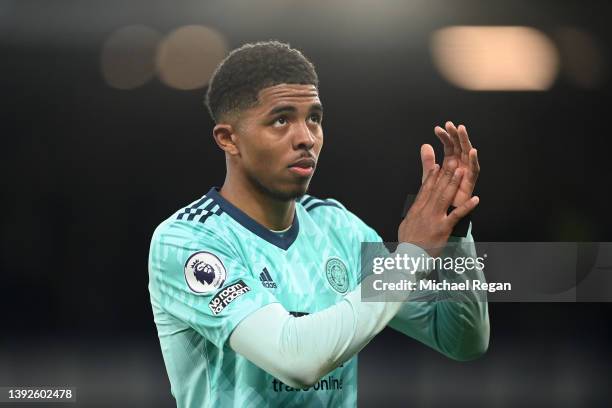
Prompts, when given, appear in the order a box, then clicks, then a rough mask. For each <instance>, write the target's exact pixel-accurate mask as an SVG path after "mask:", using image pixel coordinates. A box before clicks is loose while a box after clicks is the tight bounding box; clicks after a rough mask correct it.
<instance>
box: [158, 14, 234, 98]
mask: <svg viewBox="0 0 612 408" xmlns="http://www.w3.org/2000/svg"><path fill="white" fill-rule="evenodd" d="M226 54H227V44H226V41H225V39H224V37H223V35H221V34H220V33H219V32H217V31H215V30H213V29H211V28H208V27H204V26H197V25H190V26H184V27H180V28H178V29H176V30H175V31H173V32H172V33H170V34H169V35H168V36H167V37H166V38H165V39H164V40H163V41H162V42H161V43H160V45H159V48H158V51H157V57H156V64H157V70H158V73H159V77H160V79H161V80H162V82H164V83H165V84H166V85H168V86H170V87H172V88H176V89H182V90H190V89H197V88H201V87H203V86H205V85H206V84H207V83H208V81H209V80H210V78H211V76H212V74H213V72H214V70H215V68H216V67H217V65H218V64H219V62H221V60H222V59H223V58H224V57H225V55H226Z"/></svg>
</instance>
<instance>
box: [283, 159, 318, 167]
mask: <svg viewBox="0 0 612 408" xmlns="http://www.w3.org/2000/svg"><path fill="white" fill-rule="evenodd" d="M315 165H316V162H315V160H314V159H310V158H304V159H300V160H298V161H296V162H295V163H292V164H290V165H289V167H290V168H291V167H300V168H302V169H307V168H309V167H314V166H315Z"/></svg>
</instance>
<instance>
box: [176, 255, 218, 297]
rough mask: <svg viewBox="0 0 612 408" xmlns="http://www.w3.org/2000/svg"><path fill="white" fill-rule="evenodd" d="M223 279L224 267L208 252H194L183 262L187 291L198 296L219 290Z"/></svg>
mask: <svg viewBox="0 0 612 408" xmlns="http://www.w3.org/2000/svg"><path fill="white" fill-rule="evenodd" d="M225 278H226V272H225V266H223V263H222V262H221V260H220V259H219V258H217V257H216V256H215V255H214V254H211V253H210V252H206V251H201V252H196V253H195V254H193V255H191V256H190V257H189V259H187V262H185V281H187V285H188V286H189V289H191V291H192V292H195V293H197V294H199V295H205V294H208V293H211V292H213V291H215V290H217V289H219V288H220V287H221V286H222V285H223V283H224V282H225Z"/></svg>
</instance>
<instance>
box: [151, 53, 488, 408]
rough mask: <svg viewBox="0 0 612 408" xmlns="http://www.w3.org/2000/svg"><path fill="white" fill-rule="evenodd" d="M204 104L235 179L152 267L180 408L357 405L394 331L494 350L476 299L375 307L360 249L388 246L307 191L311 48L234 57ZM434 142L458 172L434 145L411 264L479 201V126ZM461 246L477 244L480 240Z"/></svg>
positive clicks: (316, 145) (175, 221) (410, 236)
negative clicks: (368, 297) (475, 142)
mask: <svg viewBox="0 0 612 408" xmlns="http://www.w3.org/2000/svg"><path fill="white" fill-rule="evenodd" d="M206 102H207V107H208V109H209V111H210V114H211V115H212V117H213V119H214V120H215V122H216V126H215V127H214V129H213V136H214V139H215V141H216V143H217V145H218V146H219V147H220V148H221V149H222V150H223V151H224V152H225V158H226V166H227V174H226V178H225V182H224V184H223V186H222V187H221V188H220V189H219V188H216V187H213V188H211V189H210V190H209V191H208V193H206V195H204V196H203V197H202V198H200V199H199V200H197V201H195V202H193V203H192V204H190V205H188V206H186V207H184V208H182V209H181V210H179V211H177V212H176V213H175V214H174V215H172V216H171V217H170V218H168V219H167V220H166V221H164V222H163V223H162V224H161V225H160V226H159V227H158V228H157V229H156V231H155V233H154V235H153V239H152V242H151V252H150V257H149V291H150V294H151V303H152V306H153V312H154V317H155V323H156V325H157V330H158V334H159V339H160V344H161V348H162V352H163V356H164V361H165V364H166V369H167V371H168V375H169V378H170V383H171V389H172V394H173V395H174V397H175V398H176V401H177V405H178V406H180V407H213V406H214V407H218V406H220V407H225V406H240V407H242V406H295V405H300V406H333V407H337V406H355V405H356V401H357V357H356V355H357V353H358V351H359V350H361V349H362V348H363V347H364V346H365V345H366V344H367V343H368V342H369V341H370V340H371V339H372V338H373V337H374V336H375V335H376V334H377V333H378V332H380V331H381V330H382V329H383V328H384V327H385V326H387V325H388V324H389V325H390V326H391V327H393V328H395V329H397V330H400V331H402V332H403V333H405V334H407V335H409V336H411V337H414V338H416V339H418V340H419V341H421V342H423V343H425V344H427V345H429V346H431V347H433V348H435V349H437V350H439V351H440V352H442V353H444V354H446V355H448V356H449V357H452V358H455V359H458V360H467V359H472V358H475V357H477V356H479V355H481V354H482V353H483V352H484V351H485V350H486V348H487V345H488V336H489V322H488V312H487V305H486V302H479V301H478V300H477V299H475V297H473V296H472V298H471V299H469V300H471V301H466V302H438V301H436V300H435V299H433V300H429V301H418V302H405V303H402V302H377V303H373V302H365V301H362V299H361V285H362V284H360V281H361V276H360V248H361V243H362V242H381V241H382V240H381V238H380V237H379V236H378V234H377V233H376V232H375V231H374V230H373V229H371V228H370V227H368V226H367V225H366V224H365V223H363V222H362V221H361V220H360V219H359V218H357V217H356V216H355V215H354V214H352V213H351V212H349V211H348V210H347V209H346V208H345V207H344V206H343V205H342V204H340V203H339V202H337V201H335V200H332V199H327V200H322V199H318V198H315V197H312V196H309V195H306V194H305V193H306V191H307V189H308V185H309V182H310V179H311V177H312V175H313V173H314V171H315V168H316V165H317V161H318V159H319V154H320V152H321V147H322V145H323V130H322V127H321V122H322V117H323V107H322V104H321V101H320V99H319V94H318V78H317V75H316V73H315V71H314V67H313V65H312V64H311V63H310V62H309V61H308V60H307V59H306V58H305V57H304V56H303V55H302V54H301V53H300V52H299V51H297V50H295V49H291V48H290V47H289V46H288V45H286V44H282V43H278V42H265V43H256V44H247V45H245V46H243V47H241V48H239V49H237V50H234V51H233V52H231V53H230V54H229V55H228V57H227V58H226V59H225V60H224V61H223V62H222V63H221V64H220V66H219V67H218V68H217V70H216V72H215V74H214V75H213V78H212V80H211V82H210V86H209V89H208V93H207V100H206ZM435 131H436V134H437V135H438V137H439V138H440V139H441V140H442V141H443V143H444V147H445V158H444V162H443V164H442V166H441V167H440V166H438V165H437V164H435V157H434V153H433V149H432V147H431V146H429V145H425V146H423V148H422V150H421V156H422V162H423V163H422V164H423V173H424V177H423V184H422V187H421V190H420V191H419V194H418V195H417V198H416V200H415V202H414V203H413V205H412V207H411V208H410V211H409V212H408V215H407V216H406V217H405V219H404V220H403V222H402V223H401V224H400V227H399V230H398V240H399V241H400V242H401V243H402V244H400V247H401V248H398V251H400V249H401V250H403V251H404V252H405V253H410V254H411V255H413V256H419V255H423V254H426V252H425V250H424V249H427V250H428V251H429V254H428V255H437V254H439V253H440V249H439V248H443V247H444V246H445V244H446V242H447V240H448V239H449V236H450V234H451V231H452V230H453V227H454V226H455V224H456V223H457V222H458V221H459V220H460V219H461V218H463V217H464V216H466V215H467V214H468V213H469V212H470V211H471V210H472V209H473V208H474V207H475V206H476V205H477V204H478V198H477V197H472V191H473V189H474V183H475V181H476V177H477V174H478V161H477V157H476V151H475V149H473V148H472V147H471V145H470V144H469V143H470V142H469V139H468V137H467V133H466V130H465V127H463V126H460V127H459V128H458V129H457V128H455V127H454V125H452V124H451V123H450V122H449V123H447V126H446V130H444V129H442V128H436V130H435ZM451 204H452V205H453V206H454V207H456V208H455V209H454V210H453V211H452V212H450V213H449V214H447V210H448V208H449V207H450V205H451ZM451 208H452V207H451ZM451 239H454V240H455V241H466V242H471V240H472V238H471V234H470V233H469V232H468V234H467V237H465V238H451ZM471 248H473V245H472V246H471ZM480 273H481V271H480ZM364 284H365V281H364ZM470 296H471V294H470V293H468V297H470Z"/></svg>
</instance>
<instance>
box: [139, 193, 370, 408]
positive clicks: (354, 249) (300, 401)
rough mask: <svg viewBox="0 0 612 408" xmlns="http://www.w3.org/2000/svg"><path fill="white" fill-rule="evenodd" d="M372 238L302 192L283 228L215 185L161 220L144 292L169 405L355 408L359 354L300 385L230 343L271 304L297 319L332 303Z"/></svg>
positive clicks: (330, 203)
mask: <svg viewBox="0 0 612 408" xmlns="http://www.w3.org/2000/svg"><path fill="white" fill-rule="evenodd" d="M380 241H381V238H380V237H379V236H378V234H377V233H376V232H375V231H374V230H373V229H372V228H370V227H368V226H367V225H366V224H365V223H364V222H363V221H361V220H360V219H359V218H358V217H357V216H355V215H354V214H352V213H351V212H349V211H348V210H346V208H344V206H342V205H341V204H340V203H339V202H337V201H335V200H332V199H327V200H321V199H317V198H314V197H312V196H309V195H305V196H304V197H302V198H300V199H299V200H297V201H296V205H295V216H294V219H293V224H292V225H291V227H290V228H289V229H288V230H287V231H285V232H283V233H276V232H273V231H270V230H268V229H266V228H265V227H263V226H262V225H260V224H258V223H257V222H256V221H254V220H253V219H252V218H250V217H249V216H248V215H246V214H245V213H244V212H242V211H241V210H240V209H238V208H237V207H235V206H234V205H232V204H231V203H230V202H228V201H227V200H225V199H224V198H223V197H222V196H221V195H220V194H219V191H218V189H217V188H212V189H211V190H210V191H209V192H208V193H207V194H206V195H205V196H204V197H202V198H201V199H199V200H197V201H195V202H194V203H192V204H190V205H188V206H187V207H184V208H183V209H181V210H179V211H177V212H176V213H175V214H174V215H172V216H171V217H170V218H169V219H167V220H165V221H164V222H162V223H161V224H160V225H159V227H157V229H156V230H155V233H154V234H153V238H152V241H151V249H150V254H149V292H150V295H151V304H152V308H153V314H154V318H155V324H156V326H157V332H158V335H159V341H160V345H161V349H162V354H163V358H164V363H165V365H166V370H167V372H168V377H169V379H170V385H171V392H172V395H173V396H174V398H175V399H176V402H177V405H178V406H179V407H194V408H195V407H197V408H202V407H244V406H249V407H253V406H298V405H299V406H308V407H317V406H324V407H328V406H333V407H354V406H356V404H357V356H355V357H353V358H352V359H351V360H349V361H347V362H345V363H344V364H343V365H342V366H340V367H338V368H336V369H335V370H333V371H332V372H330V373H329V374H327V375H326V376H325V377H323V378H321V379H320V380H319V381H318V382H317V383H316V384H314V385H313V386H312V387H310V388H308V389H304V390H302V389H295V388H292V387H289V386H288V385H285V384H283V383H282V382H280V381H279V380H278V379H276V378H274V377H273V376H272V375H270V374H268V373H267V372H266V371H264V370H262V369H260V368H259V367H257V366H256V365H254V364H253V363H251V362H250V361H249V360H247V359H246V358H244V357H242V356H241V355H239V354H237V353H235V352H234V351H233V350H232V349H231V348H230V346H229V341H228V339H229V336H230V335H231V333H232V331H233V330H234V328H235V327H236V326H237V325H238V323H240V321H241V320H242V319H244V318H245V317H246V316H248V315H249V314H251V313H253V312H255V311H256V310H258V309H260V308H261V307H263V306H265V305H267V304H270V303H273V302H279V303H281V304H282V305H283V306H284V307H285V309H286V310H287V311H289V312H290V313H291V314H293V315H294V316H296V317H298V318H299V316H303V315H305V314H309V313H314V312H317V311H320V310H323V309H325V308H327V307H330V306H332V305H334V304H336V303H338V302H340V301H341V300H342V297H343V296H344V295H345V294H346V293H347V292H349V291H351V290H353V289H354V288H355V287H356V286H357V285H358V283H359V270H360V248H361V242H380ZM253 341H254V342H257V338H253Z"/></svg>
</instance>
